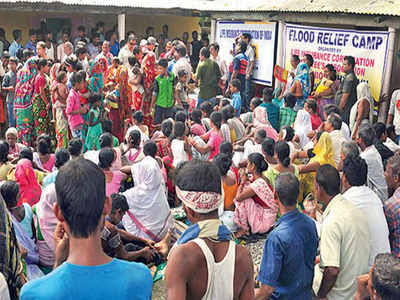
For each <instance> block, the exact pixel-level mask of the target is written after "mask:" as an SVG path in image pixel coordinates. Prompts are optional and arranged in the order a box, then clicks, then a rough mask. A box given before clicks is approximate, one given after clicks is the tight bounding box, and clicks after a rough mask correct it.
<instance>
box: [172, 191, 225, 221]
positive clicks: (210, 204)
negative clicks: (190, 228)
mask: <svg viewBox="0 0 400 300" xmlns="http://www.w3.org/2000/svg"><path fill="white" fill-rule="evenodd" d="M176 195H177V196H178V198H179V199H180V200H181V201H182V202H183V203H184V204H185V206H187V207H189V208H191V209H192V210H193V211H195V212H197V213H199V214H206V213H209V212H212V211H214V210H217V209H218V207H219V206H220V205H221V203H222V202H223V201H224V196H223V195H222V193H215V192H193V191H182V190H181V189H179V187H178V186H176Z"/></svg>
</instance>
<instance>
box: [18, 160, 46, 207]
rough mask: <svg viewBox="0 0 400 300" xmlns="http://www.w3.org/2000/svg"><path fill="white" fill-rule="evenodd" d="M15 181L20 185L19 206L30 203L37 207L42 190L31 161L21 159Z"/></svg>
mask: <svg viewBox="0 0 400 300" xmlns="http://www.w3.org/2000/svg"><path fill="white" fill-rule="evenodd" d="M15 181H16V182H18V184H19V191H20V195H21V197H20V199H19V202H18V205H22V203H28V204H29V205H30V206H33V205H35V204H36V203H37V202H39V200H40V195H41V194H42V189H41V188H40V185H39V183H38V181H37V179H36V176H35V172H34V171H33V168H32V163H31V161H30V160H28V159H26V158H24V159H21V160H20V161H19V162H18V164H17V167H16V168H15Z"/></svg>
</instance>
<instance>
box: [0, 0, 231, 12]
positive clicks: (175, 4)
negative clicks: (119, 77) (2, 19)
mask: <svg viewBox="0 0 400 300" xmlns="http://www.w3.org/2000/svg"><path fill="white" fill-rule="evenodd" d="M224 1H225V0H224ZM0 3H9V4H10V3H17V4H28V5H29V4H30V5H35V4H38V5H39V4H63V5H83V6H109V7H121V8H124V7H126V8H161V9H172V8H181V9H192V10H199V9H203V10H206V9H211V8H212V6H213V3H214V1H206V0H0Z"/></svg>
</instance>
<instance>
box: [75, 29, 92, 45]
mask: <svg viewBox="0 0 400 300" xmlns="http://www.w3.org/2000/svg"><path fill="white" fill-rule="evenodd" d="M78 42H84V43H85V44H86V46H87V45H89V42H90V41H89V39H88V38H87V37H86V28H85V26H83V25H80V26H79V27H78V36H77V37H76V38H75V39H74V45H75V47H76V46H78Z"/></svg>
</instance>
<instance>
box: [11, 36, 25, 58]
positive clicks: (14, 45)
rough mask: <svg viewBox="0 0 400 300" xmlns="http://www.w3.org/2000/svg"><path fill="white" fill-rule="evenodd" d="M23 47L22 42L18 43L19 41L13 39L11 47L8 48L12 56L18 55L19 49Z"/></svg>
mask: <svg viewBox="0 0 400 300" xmlns="http://www.w3.org/2000/svg"><path fill="white" fill-rule="evenodd" d="M20 48H22V45H21V44H18V43H17V41H15V40H14V41H13V42H12V43H11V45H10V48H8V52H10V56H15V57H16V56H17V52H18V50H19V49H20Z"/></svg>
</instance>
